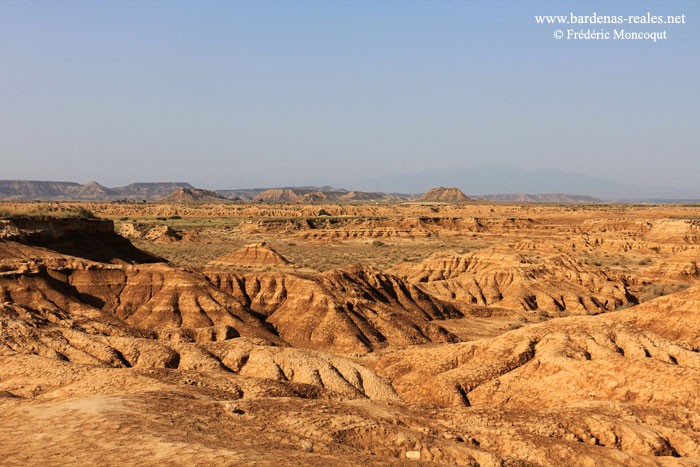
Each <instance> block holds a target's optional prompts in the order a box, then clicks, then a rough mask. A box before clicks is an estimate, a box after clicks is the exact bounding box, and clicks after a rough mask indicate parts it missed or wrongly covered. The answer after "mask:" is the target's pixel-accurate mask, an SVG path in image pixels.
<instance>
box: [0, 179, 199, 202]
mask: <svg viewBox="0 0 700 467" xmlns="http://www.w3.org/2000/svg"><path fill="white" fill-rule="evenodd" d="M178 188H188V189H194V187H193V186H192V185H190V184H189V183H177V182H174V183H172V182H165V183H132V184H130V185H127V186H122V187H117V188H107V187H106V186H103V185H100V184H99V183H97V182H89V183H86V184H85V185H81V184H79V183H74V182H43V181H35V180H0V199H1V200H4V201H117V200H129V201H142V200H147V201H153V200H158V199H162V198H165V197H166V196H168V195H170V194H172V193H173V191H175V190H176V189H178Z"/></svg>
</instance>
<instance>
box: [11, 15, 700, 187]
mask: <svg viewBox="0 0 700 467" xmlns="http://www.w3.org/2000/svg"><path fill="white" fill-rule="evenodd" d="M699 10H700V6H699V5H698V4H697V3H694V2H690V1H685V2H683V1H676V2H666V3H663V4H660V3H658V2H631V1H626V2H616V3H615V4H614V5H613V4H610V3H609V2H601V1H596V2H583V1H578V2H569V3H567V4H566V5H564V4H562V3H561V2H554V1H549V2H528V3H527V4H524V3H518V4H514V3H512V2H505V1H497V2H418V1H407V2H401V3H397V2H389V1H384V2H381V1H380V2H349V1H348V2H321V1H296V2H281V1H263V2H218V1H210V2H197V3H194V2H165V1H146V2H136V1H125V2H118V3H117V2H114V3H111V2H102V3H99V4H98V3H92V2H87V1H67V2H30V1H27V2H3V3H0V56H2V58H3V67H2V69H0V105H1V106H2V109H3V110H2V111H0V128H2V130H0V131H1V132H2V133H1V137H0V154H1V155H2V162H3V169H2V173H1V174H0V178H2V179H31V180H66V181H76V182H79V183H86V182H88V181H90V180H96V181H98V182H99V183H101V184H103V185H106V186H109V187H115V186H123V185H127V184H129V183H132V182H136V181H186V182H189V183H192V184H193V185H194V186H197V187H201V188H210V189H224V188H228V189H239V188H252V187H270V186H301V185H326V184H327V185H332V186H337V187H343V188H348V189H366V190H381V191H407V190H406V189H405V188H406V187H407V186H420V188H419V189H416V190H410V191H409V192H419V191H424V190H425V186H423V185H419V184H420V183H424V184H425V185H429V186H435V185H456V186H460V188H462V190H463V191H465V192H466V193H479V194H485V193H483V192H482V191H483V190H481V189H480V190H474V189H471V188H470V186H463V184H466V183H471V185H472V187H473V186H474V183H478V182H480V179H479V177H476V176H475V180H474V181H472V182H469V178H468V176H469V175H468V172H469V171H473V170H474V168H479V167H484V166H487V167H494V166H498V167H503V168H504V170H503V173H504V174H503V177H502V178H503V180H496V181H493V180H492V181H491V183H492V185H491V186H511V187H513V190H511V191H503V190H501V189H494V190H491V191H490V193H501V192H522V191H526V190H519V189H516V188H515V186H514V185H517V184H518V183H519V181H518V177H519V175H518V173H519V171H522V170H524V171H526V172H532V173H539V172H541V171H547V170H553V171H562V172H566V173H573V174H581V175H582V177H579V179H577V180H580V181H576V180H574V179H571V180H572V181H571V182H569V184H571V183H574V184H576V183H579V184H581V187H583V188H586V185H585V180H586V177H594V178H596V179H602V180H604V181H610V182H614V184H618V185H620V186H623V188H619V189H620V190H623V191H624V190H625V189H626V188H624V187H631V188H629V190H630V193H637V190H639V189H641V190H644V189H645V187H648V193H647V194H648V195H649V196H659V194H658V193H660V192H661V191H663V190H671V191H664V193H673V192H675V193H679V194H680V193H686V194H688V195H689V196H690V194H692V193H695V195H692V196H699V197H700V184H698V183H697V180H696V178H697V175H696V174H697V173H698V172H700V157H698V155H699V154H700V92H699V91H698V84H697V83H699V82H700V63H698V60H697V51H698V47H699V46H700V29H698V28H697V13H698V11H699ZM569 12H575V13H577V14H580V15H590V14H592V13H593V12H597V14H609V15H617V14H620V15H632V14H635V15H636V14H640V15H642V14H646V13H647V12H651V13H652V14H658V15H681V14H683V15H686V16H687V18H688V23H687V24H682V25H672V26H671V25H668V26H664V27H663V29H667V30H668V39H667V40H665V41H661V42H657V43H649V42H647V41H567V40H555V39H554V38H553V37H552V31H553V30H554V27H553V26H551V25H542V24H536V23H535V21H534V19H533V18H534V15H566V14H568V13H569ZM596 27H598V28H599V29H600V28H601V27H602V26H599V25H598V26H596ZM605 27H608V29H610V27H609V26H605ZM627 28H628V29H638V30H645V31H646V30H649V31H651V30H656V29H659V27H658V26H657V27H651V26H641V25H637V26H628V27H627ZM484 173H485V172H484ZM459 174H464V175H462V178H461V179H459V178H456V177H458V176H459ZM482 175H483V174H482ZM422 176H423V178H424V181H422V180H421V177H422ZM489 176H490V177H492V175H489ZM402 177H403V179H402ZM465 177H466V178H465ZM509 177H510V178H509ZM538 177H539V178H538ZM554 178H556V177H554ZM455 179H456V180H455ZM460 180H463V184H460V183H455V181H457V182H459V181H460ZM496 182H498V183H496ZM530 182H531V184H532V186H534V187H538V186H542V189H541V190H527V192H537V193H551V192H567V193H576V194H591V193H588V192H581V191H580V190H574V189H571V190H560V189H556V188H560V187H566V183H567V182H566V180H551V181H550V180H549V179H548V178H547V177H546V174H545V175H541V176H540V175H537V176H534V175H533V176H532V180H531V181H530ZM530 182H528V183H530ZM591 183H597V182H593V181H591ZM382 184H384V185H386V186H382ZM499 184H500V185H499ZM517 186H519V187H523V188H527V187H528V186H529V185H528V184H527V183H525V182H523V183H521V184H520V185H517ZM591 188H595V189H597V190H598V191H601V192H602V191H604V190H609V192H611V193H612V192H613V191H614V190H616V189H617V188H615V187H614V186H613V185H606V184H605V183H602V184H599V185H598V186H597V188H596V187H594V186H593V187H591ZM654 190H656V191H654ZM673 190H675V191H673ZM642 194H643V193H639V195H640V196H641V195H642ZM591 195H592V196H596V194H594V193H593V194H591ZM598 196H600V195H598Z"/></svg>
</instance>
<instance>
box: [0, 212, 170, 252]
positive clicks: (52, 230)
mask: <svg viewBox="0 0 700 467" xmlns="http://www.w3.org/2000/svg"><path fill="white" fill-rule="evenodd" d="M0 241H4V242H16V243H21V244H24V245H31V246H36V247H41V248H45V249H47V250H51V251H53V252H58V253H62V254H65V255H70V256H75V257H81V258H86V259H90V260H93V261H100V262H106V263H113V262H117V263H133V262H139V263H145V262H156V261H162V260H161V259H160V258H157V257H155V256H153V255H150V254H148V253H145V252H143V251H141V250H139V249H137V248H135V247H134V246H133V245H132V244H131V243H130V242H129V241H128V240H126V239H125V238H123V237H121V236H119V235H117V234H116V233H115V232H114V223H113V222H112V221H111V220H105V219H87V218H45V217H12V218H7V219H0ZM17 247H18V245H15V246H14V247H13V248H11V250H13V249H17ZM49 254H52V253H49Z"/></svg>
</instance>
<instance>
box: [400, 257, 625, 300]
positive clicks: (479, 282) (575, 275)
mask: <svg viewBox="0 0 700 467" xmlns="http://www.w3.org/2000/svg"><path fill="white" fill-rule="evenodd" d="M389 271H390V272H391V273H392V274H396V275H398V276H400V277H404V278H406V280H408V281H409V282H411V283H413V284H417V285H419V286H420V287H421V288H422V289H423V290H425V291H426V292H427V293H429V294H431V295H433V296H435V297H437V298H440V299H444V300H457V301H460V302H465V303H472V304H476V305H487V306H498V307H502V308H511V309H516V310H526V311H533V310H542V311H546V312H548V313H554V314H559V313H569V314H570V313H576V314H582V313H585V314H590V313H599V312H602V311H612V310H614V309H616V308H617V307H619V306H621V305H623V304H626V303H630V302H631V303H635V302H636V299H635V298H634V297H633V296H632V295H630V293H629V292H628V290H627V283H626V280H625V278H624V277H620V276H618V275H616V274H613V273H609V272H606V271H604V270H603V269H601V268H599V267H597V266H593V265H589V264H586V263H584V262H582V261H579V260H576V259H574V258H572V257H570V256H568V255H566V254H563V253H558V252H556V251H554V252H550V253H549V254H547V253H543V252H541V251H539V250H535V251H534V252H530V253H528V252H525V251H522V250H520V249H518V245H515V246H514V247H510V246H504V247H500V246H499V247H492V248H487V249H483V250H477V251H475V252H472V253H467V254H461V255H456V254H453V255H449V254H448V255H444V254H435V255H433V256H431V257H430V258H428V259H426V260H425V261H422V262H419V263H405V264H399V265H397V266H395V267H394V268H392V269H390V270H389Z"/></svg>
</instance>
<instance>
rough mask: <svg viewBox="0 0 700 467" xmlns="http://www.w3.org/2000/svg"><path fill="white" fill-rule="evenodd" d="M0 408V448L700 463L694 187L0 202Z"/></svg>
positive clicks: (108, 458)
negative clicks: (664, 197) (321, 199)
mask: <svg viewBox="0 0 700 467" xmlns="http://www.w3.org/2000/svg"><path fill="white" fill-rule="evenodd" d="M90 213H91V214H92V215H91V214H90ZM93 215H94V216H93ZM0 420H2V422H1V423H0V459H1V460H0V464H2V465H29V464H31V465H39V464H41V465H95V464H100V465H136V464H138V465H143V464H154V465H158V464H177V465H240V464H246V465H261V466H263V465H269V466H273V465H274V466H276V465H319V466H321V465H362V466H368V465H411V464H412V463H415V464H418V463H421V464H425V465H474V466H476V465H481V466H530V465H589V466H607V465H633V466H634V465H637V466H656V465H661V466H675V465H700V206H697V205H696V206H692V205H660V206H654V205H612V204H597V205H593V204H590V205H554V204H508V203H489V202H459V203H439V202H435V203H425V202H423V203H416V202H414V203H394V204H391V203H386V204H381V203H380V204H376V203H371V204H340V203H339V204H272V203H248V204H245V203H177V202H172V203H138V204H137V203H49V202H45V203H11V202H5V203H0Z"/></svg>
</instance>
